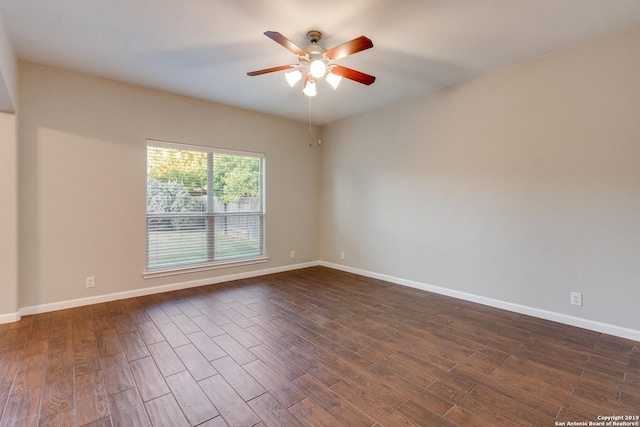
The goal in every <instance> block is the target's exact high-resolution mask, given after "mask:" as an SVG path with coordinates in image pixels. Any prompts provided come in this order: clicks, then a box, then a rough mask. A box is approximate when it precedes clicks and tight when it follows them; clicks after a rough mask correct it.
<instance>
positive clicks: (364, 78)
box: [331, 65, 376, 86]
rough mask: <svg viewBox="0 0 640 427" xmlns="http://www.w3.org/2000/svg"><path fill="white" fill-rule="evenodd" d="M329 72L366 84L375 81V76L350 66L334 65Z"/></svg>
mask: <svg viewBox="0 0 640 427" xmlns="http://www.w3.org/2000/svg"><path fill="white" fill-rule="evenodd" d="M331 72H332V73H333V74H336V75H338V76H342V77H344V78H345V79H349V80H353V81H355V82H358V83H362V84H363V85H367V86H369V85H370V84H371V83H373V82H375V81H376V78H375V77H374V76H370V75H369V74H365V73H362V72H360V71H356V70H352V69H351V68H347V67H343V66H341V65H334V66H333V67H332V68H331Z"/></svg>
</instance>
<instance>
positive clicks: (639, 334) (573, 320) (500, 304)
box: [0, 261, 640, 341]
mask: <svg viewBox="0 0 640 427" xmlns="http://www.w3.org/2000/svg"><path fill="white" fill-rule="evenodd" d="M318 265H322V266H324V267H329V268H333V269H336V270H342V271H346V272H349V273H354V274H359V275H361V276H365V277H371V278H374V279H380V280H385V281H387V282H390V283H395V284H398V285H403V286H408V287H411V288H415V289H421V290H423V291H427V292H433V293H436V294H440V295H446V296H450V297H453V298H458V299H461V300H465V301H471V302H476V303H478V304H483V305H487V306H490V307H496V308H500V309H503V310H508V311H513V312H515V313H520V314H525V315H528V316H534V317H538V318H541V319H546V320H551V321H554V322H559V323H564V324H566V325H570V326H576V327H579V328H584V329H589V330H592V331H596V332H602V333H605V334H609V335H615V336H618V337H622V338H627V339H631V340H634V341H640V331H638V330H635V329H629V328H624V327H621V326H616V325H611V324H608V323H602V322H597V321H594V320H589V319H583V318H580V317H575V316H569V315H567V314H562V313H556V312H553V311H548V310H543V309H539V308H534V307H529V306H525V305H520V304H515V303H511V302H506V301H500V300H496V299H493V298H487V297H483V296H480V295H475V294H470V293H467V292H461V291H456V290H453V289H447V288H441V287H439V286H433V285H427V284H424V283H420V282H415V281H412V280H406V279H401V278H398V277H394V276H388V275H386V274H379V273H374V272H371V271H367V270H361V269H358V268H353V267H349V266H346V265H341V264H334V263H331V262H326V261H312V262H307V263H301V264H293V265H287V266H282V267H274V268H267V269H263V270H256V271H249V272H246V273H237V274H230V275H226V276H219V277H212V278H208V279H200V280H191V281H187V282H179V283H173V284H170V285H164V286H155V287H152V288H142V289H136V290H132V291H126V292H118V293H112V294H106V295H99V296H95V297H88V298H79V299H74V300H68V301H60V302H54V303H50V304H41V305H34V306H30V307H22V308H20V309H19V310H18V312H17V313H8V314H3V315H0V324H2V323H10V322H15V321H18V320H20V317H21V316H27V315H31V314H38V313H46V312H50V311H56V310H64V309H68V308H74V307H80V306H84V305H90V304H98V303H103V302H109V301H115V300H120V299H126V298H135V297H140V296H144V295H152V294H157V293H162V292H170V291H175V290H179V289H187V288H194V287H198V286H204V285H211V284H216V283H222V282H228V281H232V280H239V279H247V278H250V277H258V276H264V275H267V274H274V273H281V272H284V271H291V270H298V269H301V268H307V267H315V266H318Z"/></svg>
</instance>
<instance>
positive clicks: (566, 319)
mask: <svg viewBox="0 0 640 427" xmlns="http://www.w3.org/2000/svg"><path fill="white" fill-rule="evenodd" d="M320 265H322V266H324V267H329V268H333V269H336V270H342V271H346V272H348V273H354V274H359V275H361V276H365V277H371V278H373V279H380V280H384V281H387V282H391V283H395V284H398V285H403V286H408V287H411V288H415V289H421V290H423V291H427V292H433V293H435V294H440V295H446V296H449V297H453V298H458V299H461V300H465V301H471V302H476V303H478V304H483V305H488V306H490V307H495V308H500V309H503V310H508V311H513V312H515V313H520V314H525V315H528V316H533V317H538V318H541V319H545V320H551V321H553V322H559V323H564V324H565V325H570V326H576V327H578V328H584V329H589V330H591V331H596V332H601V333H605V334H609V335H615V336H618V337H622V338H627V339H630V340H634V341H640V331H638V330H635V329H629V328H624V327H621V326H616V325H611V324H608V323H602V322H597V321H595V320H589V319H583V318H581V317H575V316H569V315H567V314H562V313H556V312H553V311H548V310H543V309H540V308H534V307H529V306H525V305H520V304H514V303H511V302H506V301H500V300H496V299H493V298H487V297H483V296H480V295H475V294H470V293H467V292H461V291H456V290H453V289H447V288H441V287H439V286H433V285H427V284H424V283H420V282H414V281H412V280H406V279H400V278H398V277H393V276H387V275H386V274H379V273H373V272H371V271H367V270H361V269H358V268H353V267H348V266H346V265H340V264H334V263H331V262H326V261H320Z"/></svg>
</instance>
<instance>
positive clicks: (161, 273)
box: [142, 256, 269, 279]
mask: <svg viewBox="0 0 640 427" xmlns="http://www.w3.org/2000/svg"><path fill="white" fill-rule="evenodd" d="M267 261H269V257H267V256H261V257H256V258H244V259H240V260H234V261H220V262H216V263H211V264H195V265H189V266H184V267H171V268H163V269H157V270H151V271H145V272H144V273H142V277H143V278H145V279H152V278H155V277H165V276H175V275H178V274H188V273H197V272H199V271H207V270H218V269H221V268H229V267H239V266H242V265H251V264H261V263H264V262H267Z"/></svg>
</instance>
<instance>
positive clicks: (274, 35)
mask: <svg viewBox="0 0 640 427" xmlns="http://www.w3.org/2000/svg"><path fill="white" fill-rule="evenodd" d="M264 35H265V36H267V37H269V38H270V39H271V40H273V41H274V42H276V43H279V44H281V45H282V46H284V47H285V48H287V49H289V50H290V51H291V52H293V53H295V54H296V55H298V56H306V54H307V52H305V51H304V50H302V48H300V47H299V46H298V45H296V44H295V43H294V42H292V41H291V40H289V39H288V38H286V37H285V36H283V35H282V34H280V33H278V32H276V31H267V32H265V33H264Z"/></svg>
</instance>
